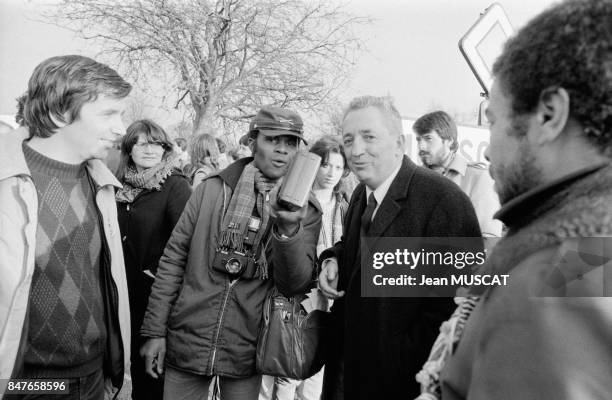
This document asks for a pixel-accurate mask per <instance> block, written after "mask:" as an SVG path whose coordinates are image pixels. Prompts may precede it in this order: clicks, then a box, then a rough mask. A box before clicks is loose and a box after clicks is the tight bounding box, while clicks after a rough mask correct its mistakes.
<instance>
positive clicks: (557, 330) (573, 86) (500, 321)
mask: <svg viewBox="0 0 612 400" xmlns="http://www.w3.org/2000/svg"><path fill="white" fill-rule="evenodd" d="M493 74H494V77H495V81H494V84H493V87H492V89H491V97H490V104H489V106H488V109H487V111H486V113H487V117H488V119H489V121H490V122H491V127H490V129H491V144H490V146H489V149H488V150H487V152H486V156H487V158H488V159H489V160H490V162H491V168H490V170H491V175H492V176H493V178H494V179H495V188H496V191H497V193H498V194H499V198H500V202H501V204H502V208H501V210H500V211H499V212H498V213H497V214H496V216H497V218H499V219H500V220H501V221H503V222H504V223H505V224H506V225H507V227H508V234H507V236H506V237H504V238H503V239H502V240H501V241H500V242H499V243H498V244H497V246H496V247H495V248H494V249H493V252H492V253H491V254H490V256H489V258H488V259H487V261H486V263H485V264H484V265H483V269H484V271H483V273H484V274H487V273H495V274H510V278H509V281H508V285H507V286H500V287H495V288H491V289H489V290H486V291H484V292H482V293H479V292H478V291H475V290H474V291H473V292H474V293H473V294H478V295H481V297H480V301H479V303H478V305H477V306H476V308H475V309H474V311H473V312H472V314H471V315H470V317H469V319H468V321H467V324H466V326H465V328H464V329H463V332H462V333H461V332H455V338H456V340H458V343H455V344H454V346H453V348H454V353H453V355H452V356H451V358H450V359H449V361H448V362H447V364H446V367H445V369H444V370H443V372H442V374H441V380H442V382H441V383H442V387H441V394H442V398H443V399H451V400H454V399H465V398H470V399H496V400H504V399H556V400H559V399H603V398H610V396H611V394H612V380H611V379H610V377H612V347H611V345H610V338H611V337H612V298H610V297H609V296H610V294H611V292H612V290H611V288H612V269H611V267H612V261H611V259H612V244H611V241H610V237H612V165H611V158H612V0H572V1H565V2H563V3H560V4H558V5H555V6H553V7H552V8H550V9H548V10H547V11H545V12H543V13H542V14H540V15H539V16H537V17H535V18H534V19H533V20H532V21H530V22H529V23H528V24H527V25H526V26H525V27H524V28H523V29H522V30H521V31H519V32H518V33H517V35H516V36H515V37H513V38H511V39H510V40H509V41H508V42H507V43H506V44H505V47H504V50H503V53H502V55H501V56H500V57H499V58H498V60H497V61H496V63H495V65H494V68H493Z"/></svg>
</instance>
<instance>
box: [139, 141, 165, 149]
mask: <svg viewBox="0 0 612 400" xmlns="http://www.w3.org/2000/svg"><path fill="white" fill-rule="evenodd" d="M147 146H149V148H151V149H154V150H160V149H166V145H165V144H164V143H161V142H137V143H136V144H134V147H136V148H138V149H141V150H144V149H145V148H146V147H147Z"/></svg>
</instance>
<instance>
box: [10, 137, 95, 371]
mask: <svg viewBox="0 0 612 400" xmlns="http://www.w3.org/2000/svg"><path fill="white" fill-rule="evenodd" d="M23 151H24V155H25V158H26V162H27V164H28V168H29V169H30V171H31V175H32V179H33V181H34V185H35V187H36V191H37V193H38V227H37V231H36V261H35V269H34V275H33V277H32V286H31V291H30V305H29V318H28V322H27V323H28V347H27V350H26V354H25V366H24V371H23V373H22V374H21V376H22V377H32V378H33V377H46V378H66V377H79V376H85V375H88V374H91V373H92V372H94V371H95V370H97V369H100V368H102V359H103V355H104V346H105V341H106V329H105V326H104V308H103V301H102V295H101V290H100V254H101V248H102V240H101V236H100V224H99V219H98V214H97V210H96V206H95V193H94V190H93V186H92V183H91V181H90V179H89V176H88V174H87V171H86V168H85V164H80V165H71V164H65V163H61V162H58V161H55V160H52V159H50V158H47V157H45V156H44V155H42V154H40V153H38V152H36V151H35V150H33V149H32V148H30V147H29V146H28V145H27V143H26V142H24V144H23Z"/></svg>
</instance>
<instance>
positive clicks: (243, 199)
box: [218, 162, 278, 279]
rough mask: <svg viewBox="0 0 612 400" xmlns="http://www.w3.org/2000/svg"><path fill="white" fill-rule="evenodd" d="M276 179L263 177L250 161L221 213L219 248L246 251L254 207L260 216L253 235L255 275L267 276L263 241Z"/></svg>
mask: <svg viewBox="0 0 612 400" xmlns="http://www.w3.org/2000/svg"><path fill="white" fill-rule="evenodd" d="M277 181H278V180H271V179H268V178H266V177H265V176H264V175H263V174H262V173H261V171H260V170H259V169H258V168H256V167H255V164H254V163H253V162H251V163H249V164H247V165H246V166H245V168H244V170H243V171H242V174H241V175H240V179H239V180H238V183H237V184H236V188H235V189H234V193H233V194H232V198H231V200H230V203H229V206H228V209H227V213H226V214H225V216H224V217H223V225H222V226H224V229H223V230H222V231H221V235H220V236H219V242H218V246H219V247H220V248H226V249H230V250H234V251H238V252H241V253H246V251H245V250H246V249H244V245H243V240H244V236H245V235H246V232H247V228H248V222H249V219H250V218H251V216H252V215H253V209H254V208H255V207H256V208H257V213H258V214H259V217H260V218H261V225H260V227H259V230H258V231H257V234H256V235H255V240H254V242H253V246H252V256H253V257H255V258H256V259H257V268H258V276H259V277H260V278H262V279H266V278H267V276H268V263H267V260H266V257H265V251H264V246H262V244H263V243H262V241H263V239H264V237H263V236H264V235H265V234H266V233H267V232H268V228H269V224H270V198H269V197H270V196H269V192H270V191H271V190H272V189H273V188H274V186H275V185H276V182H277Z"/></svg>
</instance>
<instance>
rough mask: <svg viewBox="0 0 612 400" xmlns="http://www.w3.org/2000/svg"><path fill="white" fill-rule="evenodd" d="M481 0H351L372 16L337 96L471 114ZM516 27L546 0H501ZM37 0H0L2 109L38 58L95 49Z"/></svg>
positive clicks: (404, 108) (9, 106)
mask: <svg viewBox="0 0 612 400" xmlns="http://www.w3.org/2000/svg"><path fill="white" fill-rule="evenodd" d="M491 3H492V2H491V1H487V0H353V1H352V2H349V4H348V8H349V10H350V11H352V12H353V13H355V14H357V15H362V16H370V17H371V18H373V19H374V22H373V24H372V25H371V26H369V27H366V28H364V30H363V37H364V38H365V39H366V43H367V47H368V52H367V53H365V54H363V55H362V56H361V57H360V59H359V64H358V67H357V69H356V71H355V74H354V76H353V79H352V83H351V85H350V86H349V87H347V88H346V90H345V91H344V93H343V100H344V101H348V100H349V99H350V98H351V97H353V96H356V95H361V94H374V95H391V96H393V97H394V98H395V100H396V104H397V106H398V108H399V110H400V112H401V113H402V115H404V116H406V117H418V116H419V115H421V114H422V113H424V112H427V111H431V110H432V109H433V108H443V109H446V110H447V111H449V112H451V113H453V114H458V115H466V116H467V115H469V114H474V113H476V112H477V110H478V105H479V103H480V101H481V98H480V96H479V94H480V92H481V89H480V86H479V85H478V83H477V81H476V79H475V78H474V76H473V75H472V73H471V71H470V69H469V67H468V65H467V64H466V62H465V61H464V59H463V57H462V55H461V53H460V52H459V49H458V46H457V43H458V41H459V39H460V38H461V36H463V35H464V34H465V33H466V32H467V30H468V29H469V28H470V26H471V25H472V24H473V23H474V22H475V21H476V19H477V18H478V16H479V13H480V12H482V11H483V10H484V9H485V8H486V7H487V6H489V5H490V4H491ZM499 3H500V4H501V5H502V6H503V7H504V9H505V10H506V13H507V15H508V17H509V19H510V22H511V24H512V25H513V27H514V28H515V29H517V28H520V27H521V26H522V25H524V24H525V23H526V22H527V21H528V20H529V19H530V18H531V17H533V16H535V15H536V14H537V13H538V12H540V11H542V10H543V9H544V8H546V7H547V6H548V5H549V4H551V3H552V2H551V1H550V0H530V1H524V0H506V1H503V0H502V1H499ZM38 4H40V2H36V1H26V0H0V114H13V113H14V109H15V101H14V99H15V97H17V96H18V95H19V94H20V93H22V92H23V90H24V88H25V87H26V86H27V79H28V77H29V76H30V74H31V73H32V70H33V69H34V67H35V66H36V64H38V63H39V62H40V61H42V60H43V59H45V58H47V57H50V56H53V55H59V54H69V53H81V54H84V55H89V56H93V55H95V53H96V50H95V49H94V48H92V47H91V46H90V45H89V44H87V43H84V42H82V41H80V40H77V39H76V38H74V37H72V34H71V33H70V32H68V31H64V30H62V29H60V28H57V27H53V26H51V25H46V24H44V23H41V22H38V21H36V19H40V17H39V16H38V15H37V9H38V8H39V5H38Z"/></svg>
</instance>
